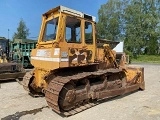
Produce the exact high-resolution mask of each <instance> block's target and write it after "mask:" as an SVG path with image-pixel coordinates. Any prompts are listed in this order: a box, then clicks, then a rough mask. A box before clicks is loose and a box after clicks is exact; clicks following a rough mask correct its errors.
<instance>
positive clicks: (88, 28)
mask: <svg viewBox="0 0 160 120" xmlns="http://www.w3.org/2000/svg"><path fill="white" fill-rule="evenodd" d="M85 43H87V44H93V33H92V23H90V22H87V21H85Z"/></svg>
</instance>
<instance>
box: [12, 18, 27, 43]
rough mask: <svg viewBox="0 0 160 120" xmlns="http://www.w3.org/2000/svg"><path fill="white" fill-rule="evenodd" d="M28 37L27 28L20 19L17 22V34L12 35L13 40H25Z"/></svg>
mask: <svg viewBox="0 0 160 120" xmlns="http://www.w3.org/2000/svg"><path fill="white" fill-rule="evenodd" d="M28 35H29V29H28V28H27V26H26V24H25V22H24V21H23V19H21V20H20V22H19V25H18V28H17V32H16V33H14V35H13V40H14V39H26V38H27V36H28Z"/></svg>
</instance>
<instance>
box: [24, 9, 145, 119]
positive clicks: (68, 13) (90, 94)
mask: <svg viewBox="0 0 160 120" xmlns="http://www.w3.org/2000/svg"><path fill="white" fill-rule="evenodd" d="M31 63H32V65H33V66H34V70H33V71H31V72H29V73H26V75H25V77H24V79H23V86H24V88H25V89H26V90H28V92H29V93H30V94H32V95H34V96H37V95H41V94H44V95H45V98H46V101H47V103H48V105H49V106H50V107H51V108H52V109H53V110H54V111H56V112H57V113H62V114H64V115H66V116H69V115H73V114H76V113H78V112H81V111H82V110H85V109H87V108H90V107H92V106H94V105H95V104H97V102H96V101H99V100H102V99H106V98H109V97H113V96H117V95H122V94H125V93H129V92H132V91H135V90H138V89H142V90H143V89H144V88H145V84H144V71H143V70H144V69H143V68H130V67H126V66H124V65H123V66H120V65H119V64H118V63H117V62H116V53H115V52H114V51H112V50H111V48H110V46H109V45H108V44H106V43H105V41H103V43H100V42H99V41H98V40H97V39H96V29H95V17H93V16H91V15H88V14H84V13H82V12H79V11H76V10H73V9H70V8H67V7H64V6H59V7H56V8H54V9H51V10H49V11H48V12H46V13H45V14H43V16H42V25H41V30H40V35H39V39H38V43H37V46H36V48H35V49H33V50H32V52H31Z"/></svg>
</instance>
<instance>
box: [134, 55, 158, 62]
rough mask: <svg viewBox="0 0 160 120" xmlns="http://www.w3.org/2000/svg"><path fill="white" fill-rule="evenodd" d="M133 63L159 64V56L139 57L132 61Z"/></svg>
mask: <svg viewBox="0 0 160 120" xmlns="http://www.w3.org/2000/svg"><path fill="white" fill-rule="evenodd" d="M132 62H133V63H139V62H143V63H144V62H145V63H160V56H159V55H139V56H138V57H137V59H135V58H133V59H132Z"/></svg>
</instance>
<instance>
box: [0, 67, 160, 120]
mask: <svg viewBox="0 0 160 120" xmlns="http://www.w3.org/2000/svg"><path fill="white" fill-rule="evenodd" d="M136 66H141V67H142V66H143V67H144V68H145V82H146V90H145V91H138V92H134V93H132V94H129V95H126V96H121V97H116V98H114V99H111V100H107V101H106V102H103V103H101V104H100V105H98V106H95V107H92V108H90V109H88V110H85V111H83V112H81V113H78V114H76V115H74V116H71V117H62V116H60V115H58V114H56V113H55V112H53V111H52V110H51V109H50V108H48V106H47V103H46V101H45V98H44V97H40V98H32V97H31V96H29V95H28V94H27V92H26V91H24V89H23V87H22V86H20V85H19V84H18V83H17V82H8V83H2V84H1V88H0V118H1V119H2V120H11V119H12V120H17V119H20V120H160V92H159V91H160V79H159V78H160V65H147V64H143V65H142V64H141V65H136Z"/></svg>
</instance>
